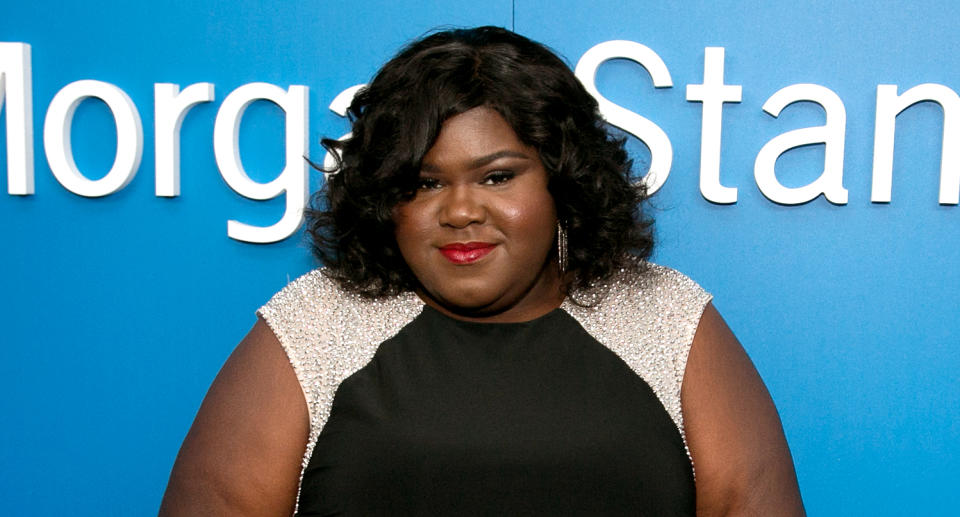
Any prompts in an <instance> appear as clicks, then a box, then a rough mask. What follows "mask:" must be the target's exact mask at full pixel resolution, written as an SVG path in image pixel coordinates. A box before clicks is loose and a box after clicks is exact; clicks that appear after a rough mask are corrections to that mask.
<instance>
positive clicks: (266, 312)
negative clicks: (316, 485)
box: [257, 300, 317, 516]
mask: <svg viewBox="0 0 960 517" xmlns="http://www.w3.org/2000/svg"><path fill="white" fill-rule="evenodd" d="M272 302H273V300H271V301H270V302H268V303H267V304H266V305H264V306H263V307H261V308H259V309H257V316H259V317H260V318H261V319H263V322H264V323H266V324H267V327H269V328H270V331H271V332H273V335H274V336H276V338H277V341H278V342H279V343H280V348H282V349H283V353H284V355H286V356H287V361H289V362H290V366H291V367H293V372H294V373H295V374H296V376H297V384H298V385H299V386H300V393H301V394H302V395H303V402H304V404H306V406H307V417H308V419H309V427H308V429H307V439H306V441H305V442H304V443H303V448H304V452H303V456H302V457H301V459H300V477H299V478H298V479H297V498H296V500H295V501H294V505H293V514H292V515H293V516H296V515H297V512H298V511H299V509H300V489H301V488H302V486H303V474H304V472H305V471H306V469H307V464H308V463H309V461H310V454H311V453H312V450H311V449H310V447H309V444H310V441H311V438H312V437H313V433H314V430H315V429H316V425H317V424H316V421H315V420H316V416H315V414H314V413H315V412H314V410H313V407H314V404H313V403H312V402H313V401H312V400H311V398H310V395H309V393H308V392H307V391H306V390H305V389H304V372H303V368H302V366H301V365H300V363H299V361H297V359H296V356H295V353H294V350H293V349H292V348H291V345H290V342H289V340H288V339H287V337H286V335H285V334H284V332H283V330H282V327H281V326H280V325H278V324H277V322H276V321H275V320H274V319H273V308H272Z"/></svg>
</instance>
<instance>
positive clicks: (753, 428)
mask: <svg viewBox="0 0 960 517" xmlns="http://www.w3.org/2000/svg"><path fill="white" fill-rule="evenodd" d="M681 400H682V405H683V417H684V422H685V430H686V437H687V442H688V445H689V447H690V453H691V456H692V457H693V462H694V466H695V469H696V483H697V515H700V516H705V515H711V516H712V515H788V516H793V515H804V510H803V503H802V501H801V499H800V491H799V487H798V485H797V479H796V473H795V471H794V467H793V460H792V459H791V456H790V450H789V448H788V447H787V442H786V439H785V438H784V434H783V428H782V426H781V423H780V417H779V415H778V414H777V410H776V407H775V406H774V404H773V400H772V399H771V398H770V394H769V393H768V392H767V388H766V386H764V384H763V381H762V380H761V379H760V375H759V374H758V373H757V370H756V368H754V366H753V363H752V362H751V361H750V358H749V357H748V356H747V354H746V352H745V351H744V350H743V347H742V346H741V345H740V343H739V342H738V341H737V338H736V337H735V336H734V335H733V332H731V331H730V328H729V327H727V324H726V323H725V322H724V321H723V318H722V317H721V316H720V314H719V313H718V312H717V310H716V309H715V308H714V307H713V304H707V305H706V308H705V309H704V312H703V315H702V317H701V319H700V323H699V325H698V326H697V330H696V333H695V335H694V338H693V343H692V345H691V348H690V353H689V357H688V359H687V364H686V370H685V373H684V377H683V384H682V389H681Z"/></svg>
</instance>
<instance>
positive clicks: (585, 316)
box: [561, 261, 711, 445]
mask: <svg viewBox="0 0 960 517" xmlns="http://www.w3.org/2000/svg"><path fill="white" fill-rule="evenodd" d="M574 298H575V299H578V300H581V301H582V302H584V303H590V304H591V305H590V306H587V307H584V306H581V305H578V304H576V303H574V302H573V301H571V300H570V299H569V298H568V299H567V300H566V301H564V302H563V305H562V306H561V307H562V308H563V309H564V310H565V311H567V313H568V314H570V315H571V316H573V317H574V319H576V320H577V321H578V322H579V323H580V325H581V326H583V328H584V329H585V330H586V331H587V332H589V333H590V335H592V336H593V337H594V338H596V340H597V341H599V342H600V343H603V344H604V345H605V346H606V347H607V348H609V349H610V350H611V351H612V352H614V353H615V354H617V355H618V356H619V357H620V358H621V359H623V361H624V362H625V363H627V365H628V366H629V367H630V368H631V369H632V370H633V371H634V372H636V374H637V375H639V376H640V377H641V378H643V380H644V381H646V383H647V384H648V385H649V386H650V387H651V388H652V389H653V392H654V393H655V394H656V395H657V398H659V399H660V403H661V404H663V407H664V408H665V409H666V410H667V413H668V414H669V415H670V418H672V419H673V422H674V423H675V424H676V426H677V429H678V430H679V431H680V436H681V437H683V442H684V445H686V443H687V438H686V433H685V432H684V428H683V413H682V412H681V408H680V387H681V385H682V383H683V373H684V370H685V368H686V365H687V355H688V353H689V352H690V344H691V343H692V342H693V335H694V334H695V333H696V331H697V325H699V323H700V316H701V315H702V314H703V310H704V308H705V307H706V305H707V303H708V302H709V301H710V299H711V296H710V294H709V293H707V292H706V291H704V290H703V289H702V288H701V287H700V286H699V285H697V284H696V282H694V281H693V280H691V279H689V278H687V277H686V276H684V275H683V274H682V273H680V272H678V271H675V270H673V269H670V268H667V267H663V266H658V265H655V264H650V263H648V262H639V261H638V262H637V263H635V264H634V265H633V266H632V267H629V268H625V269H623V270H621V271H620V272H619V273H618V275H617V276H616V277H615V278H614V279H613V280H612V281H610V282H609V283H607V284H605V285H604V286H602V287H597V288H595V289H593V290H588V291H584V292H581V293H577V294H576V295H575V296H574Z"/></svg>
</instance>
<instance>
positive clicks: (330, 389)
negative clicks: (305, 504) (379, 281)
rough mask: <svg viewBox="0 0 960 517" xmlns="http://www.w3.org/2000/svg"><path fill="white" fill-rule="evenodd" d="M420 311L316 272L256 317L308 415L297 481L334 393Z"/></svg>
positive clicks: (406, 297)
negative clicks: (285, 363)
mask: <svg viewBox="0 0 960 517" xmlns="http://www.w3.org/2000/svg"><path fill="white" fill-rule="evenodd" d="M422 310H423V302H421V301H420V299H419V298H417V296H416V295H415V294H413V293H407V294H403V295H400V296H395V297H391V298H386V299H383V300H368V299H365V298H362V297H360V296H359V295H356V294H353V293H349V292H345V291H344V290H342V289H341V288H340V287H339V286H338V285H337V284H336V282H334V281H333V280H331V279H329V278H327V277H326V276H325V275H324V274H323V272H322V270H321V269H315V270H313V271H311V272H309V273H307V274H305V275H303V276H302V277H300V278H298V279H297V280H294V281H293V282H291V283H290V284H288V285H287V286H286V287H284V288H283V289H282V290H281V291H280V292H278V293H277V294H276V295H274V296H273V298H271V299H270V301H269V302H267V304H266V305H264V306H263V307H261V308H260V309H259V310H258V311H257V314H259V315H260V316H261V317H262V318H263V320H264V321H265V322H266V323H267V325H269V326H270V329H271V330H273V333H274V334H275V335H276V336H277V339H278V340H279V341H280V344H281V345H282V346H283V349H284V351H286V353H287V357H288V358H289V359H290V364H291V365H293V369H294V371H295V372H296V374H297V379H298V380H299V381H300V387H301V388H302V389H303V395H304V398H305V399H306V401H307V408H308V409H309V412H310V435H309V438H308V440H307V445H306V450H305V451H304V454H303V463H302V465H301V470H300V475H301V480H302V478H303V471H304V469H306V467H307V463H308V462H309V461H310V456H311V454H313V448H314V446H315V445H316V443H317V437H318V436H319V435H320V431H321V430H322V429H323V426H324V425H325V424H326V422H327V418H328V417H329V416H330V406H331V405H332V404H333V396H334V394H335V393H336V391H337V387H338V386H339V385H340V383H341V382H343V380H344V379H346V378H347V377H349V376H350V375H352V374H353V373H354V372H356V371H357V370H359V369H360V368H362V367H363V366H364V365H366V364H367V363H368V362H370V360H371V359H372V358H373V354H374V352H376V351H377V347H379V346H380V344H381V343H383V342H384V341H386V340H387V339H389V338H391V337H393V336H394V335H396V334H397V332H399V331H400V329H402V328H403V327H404V326H405V325H407V324H408V323H410V322H411V321H412V320H413V319H414V318H416V317H417V315H419V314H420V312H421V311H422ZM298 499H299V494H298Z"/></svg>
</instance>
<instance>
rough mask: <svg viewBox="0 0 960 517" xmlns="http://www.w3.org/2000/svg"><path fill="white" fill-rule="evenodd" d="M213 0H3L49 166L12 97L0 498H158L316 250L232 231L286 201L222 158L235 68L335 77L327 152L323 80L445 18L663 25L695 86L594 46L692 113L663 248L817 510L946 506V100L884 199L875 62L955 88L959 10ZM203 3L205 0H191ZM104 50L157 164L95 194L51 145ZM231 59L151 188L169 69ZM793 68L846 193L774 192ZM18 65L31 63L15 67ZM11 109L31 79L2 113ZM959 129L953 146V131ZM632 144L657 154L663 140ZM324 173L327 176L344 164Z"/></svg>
mask: <svg viewBox="0 0 960 517" xmlns="http://www.w3.org/2000/svg"><path fill="white" fill-rule="evenodd" d="M748 4H751V3H747V2H727V1H719V2H718V1H711V2H661V3H656V4H654V3H649V2H644V3H640V2H626V3H625V2H623V1H608V0H597V1H592V2H574V1H563V2H556V1H552V2H547V1H544V0H515V1H514V2H511V1H510V0H492V1H489V2H483V3H476V2H466V1H462V2H440V1H436V2H418V3H416V4H413V3H397V2H386V1H382V0H370V1H361V2H356V1H354V2H346V1H340V0H336V1H325V2H308V1H258V2H251V1H236V0H234V1H230V2H221V1H204V2H192V3H189V4H183V3H173V2H170V3H167V2H153V3H145V4H142V5H141V4H139V3H130V2H116V3H112V5H111V3H106V5H104V4H101V5H96V6H94V5H91V4H90V3H87V2H52V1H48V0H35V1H33V2H7V3H5V4H4V5H3V7H2V9H0V14H2V15H0V41H3V42H22V43H28V44H30V45H31V47H32V94H33V120H34V131H33V134H34V146H33V148H34V155H35V157H34V158H35V167H36V173H35V175H36V178H35V181H36V188H35V193H34V194H33V195H26V196H16V195H8V194H7V193H6V192H7V190H6V184H5V183H4V182H5V181H6V176H7V174H6V173H7V165H6V163H7V155H8V150H7V147H6V145H7V141H8V137H9V135H8V134H7V129H6V126H5V125H4V124H0V187H3V188H2V189H0V246H2V248H0V249H2V252H0V294H2V298H0V304H2V305H0V309H2V310H0V325H2V327H0V393H2V395H0V415H2V417H0V418H2V424H0V501H3V502H2V503H0V513H3V514H7V515H61V514H69V515H148V514H151V513H155V512H156V509H157V507H158V505H159V501H160V497H161V495H162V493H163V490H164V486H165V484H166V479H167V476H168V474H169V470H170V467H171V465H172V463H173V460H174V457H175V455H176V451H177V449H178V447H179V445H180V442H181V440H182V439H183V436H184V434H185V433H186V431H187V429H188V427H189V425H190V422H191V421H192V419H193V416H194V413H195V411H196V409H197V408H198V407H199V404H200V401H201V400H202V397H203V395H204V393H205V391H206V388H207V387H208V386H209V384H210V382H211V380H212V379H213V377H214V376H215V374H216V372H217V370H218V369H219V367H220V365H221V364H222V362H223V361H224V359H225V358H226V357H227V355H228V354H229V353H230V351H231V350H232V348H233V346H234V345H235V344H236V343H237V342H238V341H239V340H240V338H242V336H243V335H244V333H245V332H246V331H247V329H248V328H249V327H250V326H251V325H252V324H253V322H254V318H255V316H254V310H255V309H256V308H257V307H258V306H259V305H261V304H262V303H263V302H265V301H266V300H267V299H268V298H269V297H270V295H271V294H272V293H273V292H275V291H276V290H278V289H279V288H280V287H282V286H283V285H284V284H285V283H286V282H288V281H289V280H291V279H293V278H295V277H296V276H298V275H300V274H302V273H303V272H305V271H307V270H309V269H310V268H312V267H315V266H316V264H314V263H313V262H312V260H311V259H310V257H309V253H308V250H307V246H306V244H305V241H304V239H303V237H302V233H297V234H295V235H293V236H292V237H290V238H288V239H286V240H284V241H282V242H278V243H274V244H249V243H244V242H239V241H236V240H233V239H230V238H229V237H228V236H227V232H226V221H227V220H228V219H234V220H239V221H242V222H246V223H249V224H256V225H263V226H267V225H269V224H272V223H273V222H275V221H277V220H278V219H279V218H280V215H281V214H282V213H283V210H284V204H283V200H282V196H281V197H279V198H277V199H273V200H269V201H253V200H250V199H247V198H245V197H243V196H241V195H238V194H237V193H236V192H234V191H233V190H231V189H230V187H229V186H228V185H227V184H226V183H225V182H224V180H223V179H222V178H221V176H220V175H219V174H218V172H217V165H216V163H215V161H214V153H213V144H212V141H213V126H214V118H215V116H216V113H217V109H218V107H219V105H220V103H221V101H222V100H223V99H224V98H225V97H226V95H227V94H228V93H229V92H231V91H232V90H234V89H235V88H237V87H238V86H240V85H243V84H245V83H249V82H255V81H262V82H267V83H272V84H275V85H278V86H281V87H283V88H287V87H289V86H290V85H306V86H309V87H310V93H309V103H310V108H309V117H310V133H309V139H310V154H311V156H312V157H313V158H314V159H322V157H323V150H322V148H321V147H320V146H319V138H320V137H321V136H322V135H326V136H333V137H336V136H339V135H342V134H343V133H345V132H346V131H347V130H348V126H347V124H346V122H345V121H344V120H343V119H342V118H341V117H339V116H338V115H336V114H334V113H333V112H331V111H330V110H329V109H328V105H329V104H330V102H331V101H332V100H333V98H334V97H335V96H336V95H337V94H338V93H339V92H341V91H343V90H344V89H346V88H348V87H350V86H352V85H355V84H358V83H362V82H365V81H366V80H367V79H369V77H370V75H371V74H372V73H373V72H374V71H375V70H376V69H377V67H378V66H379V65H380V64H382V62H383V61H384V60H386V59H387V58H388V57H390V56H391V55H392V53H393V52H395V51H396V49H397V48H399V46H400V45H402V44H403V43H404V42H406V41H408V40H409V39H411V38H413V37H416V36H418V35H420V34H422V33H423V32H424V31H427V30H429V29H431V28H434V27H437V26H441V25H481V24H495V25H501V26H505V27H508V28H509V27H513V28H515V30H517V31H518V32H521V33H523V34H525V35H527V36H530V37H532V38H533V39H536V40H539V41H543V42H544V43H546V44H548V45H550V46H551V47H553V48H555V49H556V50H557V51H559V52H560V53H561V54H563V55H564V56H566V58H567V59H568V61H569V62H570V64H571V66H573V65H575V64H576V62H577V60H578V59H579V57H580V56H581V55H582V54H583V53H584V52H586V51H587V50H588V49H589V48H591V47H592V46H594V45H596V44H598V43H601V42H603V41H607V40H614V39H625V40H632V41H636V42H639V43H642V44H644V45H646V46H648V47H650V48H651V49H653V50H654V51H655V52H657V54H658V55H659V56H660V57H661V58H662V59H663V61H664V63H665V64H666V65H667V67H668V68H669V71H670V74H671V76H672V78H673V85H674V86H673V87H672V88H663V89H654V88H653V86H652V83H651V79H650V76H649V74H648V73H647V72H646V71H645V70H644V68H642V67H641V66H639V65H638V64H636V63H634V62H632V61H627V60H614V61H610V62H607V63H606V64H604V65H603V66H602V67H601V68H600V70H599V71H598V73H597V87H598V89H599V90H600V91H601V92H602V93H603V95H604V96H606V97H607V98H608V99H610V100H611V101H613V102H615V103H617V104H619V105H621V106H624V107H626V108H628V109H630V110H631V111H634V112H636V113H638V114H641V115H643V116H645V117H647V118H649V119H651V120H652V121H653V122H655V123H656V124H657V125H658V126H660V127H661V128H662V129H663V131H664V132H665V133H666V134H667V135H668V137H669V138H670V141H671V142H672V145H673V151H674V152H673V166H672V169H671V173H670V176H669V178H668V179H667V181H666V183H665V184H664V186H663V188H662V189H660V191H659V192H657V193H656V195H655V196H654V197H653V199H652V210H653V215H654V216H655V217H656V218H657V236H658V239H659V248H658V249H657V252H656V254H655V260H656V261H657V262H660V263H663V264H666V265H669V266H672V267H675V268H677V269H680V270H681V271H683V272H685V273H686V274H688V275H690V276H691V277H693V278H694V279H696V280H697V281H699V282H700V283H701V284H702V285H703V286H704V287H706V288H707V289H708V290H710V291H711V292H713V293H714V295H715V297H716V299H715V304H716V305H717V307H718V308H719V309H720V311H721V312H722V313H723V314H724V315H725V317H726V318H727V320H728V322H729V324H730V326H731V327H732V328H733V329H734V331H735V332H736V333H737V334H738V336H739V337H740V339H741V341H742V342H743V344H744V346H745V348H746V349H747V351H748V352H749V353H750V355H751V357H752V358H753V359H754V361H755V363H756V364H757V367H758V369H759V370H760V372H761V374H762V376H763V377H764V379H765V381H766V383H767V385H768V387H769V389H770V391H771V393H772V395H773V398H774V400H775V401H776V403H777V406H778V408H779V410H780V414H781V417H782V419H783V423H784V428H785V431H786V434H787V438H788V440H789V442H790V445H791V449H792V451H793V455H794V459H795V462H796V466H797V473H798V475H799V480H800V486H801V490H802V492H803V496H804V500H805V502H806V505H807V509H808V512H809V513H810V514H811V515H908V514H909V515H949V514H951V511H953V510H954V509H955V508H956V507H958V506H960V495H958V494H960V492H958V491H957V490H956V485H957V482H958V481H960V477H958V475H957V473H956V466H955V462H956V460H957V458H958V453H960V445H958V443H960V383H958V374H957V371H958V369H960V354H958V353H957V345H958V343H960V323H958V321H957V314H958V309H960V302H958V299H960V298H958V287H960V246H958V242H957V241H958V237H960V207H958V206H956V205H941V204H939V203H938V201H937V193H938V188H939V168H940V145H941V135H942V132H943V124H944V123H943V115H942V111H941V108H940V106H939V105H937V104H934V103H931V102H924V103H921V104H918V105H916V106H913V107H912V108H910V109H908V110H906V111H904V112H903V113H902V114H901V115H900V116H899V117H898V119H897V137H896V153H895V155H894V177H893V193H892V201H891V202H890V203H872V202H871V201H870V186H871V170H872V155H873V133H874V131H873V127H874V126H873V124H874V110H875V104H876V87H877V85H878V84H897V85H899V86H900V91H901V92H902V91H903V90H906V89H907V88H910V87H912V86H915V85H918V84H921V83H939V84H943V85H946V86H948V87H951V88H960V57H958V54H957V53H956V52H955V49H956V48H958V45H960V33H958V32H957V31H956V26H957V23H958V22H960V12H958V10H957V8H956V7H955V6H954V4H953V3H952V2H949V1H920V2H909V3H908V2H883V1H880V2H878V1H873V2H850V3H837V2H807V1H792V2H757V3H756V5H748ZM187 5H189V6H187ZM708 46H721V47H725V48H726V61H725V81H726V83H727V84H734V85H741V86H742V91H743V94H742V102H740V103H729V104H725V105H724V111H723V116H724V118H723V126H722V127H723V144H722V160H721V171H722V172H721V178H722V182H723V184H724V185H728V186H736V187H738V188H739V198H738V201H737V202H736V203H735V204H730V205H718V204H713V203H710V202H708V201H707V200H705V199H704V198H703V196H701V194H700V192H699V189H698V177H699V175H698V174H699V162H700V158H699V156H700V122H701V109H702V105H701V104H700V103H697V102H688V101H686V97H685V91H686V85H688V84H700V83H702V82H703V73H704V53H705V51H704V48H705V47H708ZM79 79H96V80H100V81H106V82H108V83H112V84H114V85H116V86H118V87H119V88H120V89H122V90H123V91H125V92H126V93H127V94H128V95H129V96H130V98H131V99H132V101H133V103H134V104H135V105H136V106H137V108H138V111H139V113H140V116H141V118H142V120H143V127H144V152H143V161H142V163H141V165H140V167H139V170H138V173H137V175H136V176H135V178H134V179H133V181H132V182H131V183H130V184H129V185H127V186H126V187H125V188H123V189H122V190H120V191H118V192H116V193H114V194H111V195H109V196H105V197H100V198H85V197H80V196H78V195H75V194H73V193H71V192H69V191H67V190H66V189H65V188H64V187H63V186H61V185H60V184H59V183H58V182H57V180H56V179H55V178H54V177H53V175H52V174H51V171H50V168H49V166H48V164H47V162H46V160H45V158H44V156H45V154H44V145H43V138H42V134H43V121H44V116H45V114H46V110H47V106H48V105H49V104H50V101H51V99H52V98H53V96H54V95H55V94H56V92H57V91H58V90H60V89H61V88H62V87H63V86H65V85H66V84H68V83H70V82H72V81H75V80H79ZM161 82H169V83H176V84H179V85H180V86H181V87H186V86H187V85H190V84H193V83H196V82H210V83H213V84H214V85H215V89H216V99H215V100H214V101H213V102H211V103H205V104H200V105H198V106H197V107H196V108H194V109H193V110H192V111H190V112H189V113H188V115H187V116H186V118H185V120H184V122H183V129H182V136H181V139H182V144H181V157H182V158H181V160H182V165H181V193H180V195H179V196H178V197H173V198H161V197H156V196H155V195H154V166H153V160H154V155H153V152H154V151H153V143H154V135H153V129H152V128H153V106H154V98H153V85H154V83H161ZM796 83H816V84H819V85H823V86H826V87H827V88H830V89H831V90H833V91H834V92H835V93H836V94H837V95H838V96H839V97H840V98H841V99H842V101H843V103H844V106H845V108H846V114H847V125H846V153H845V156H844V179H843V183H844V186H845V187H846V188H847V189H848V190H849V202H848V203H847V204H845V205H835V204H831V203H830V202H828V201H827V200H825V199H823V198H822V197H821V198H818V199H815V200H813V201H811V202H809V203H806V204H802V205H798V206H787V205H782V204H777V203H774V202H771V201H770V200H768V199H767V198H766V197H764V195H763V194H761V192H760V191H759V190H758V188H757V185H756V182H755V181H754V178H753V165H754V160H755V158H756V156H757V153H758V152H759V151H760V149H761V147H763V145H764V144H765V143H767V142H768V141H769V140H770V139H771V138H773V137H775V136H777V135H779V134H781V133H784V132H786V131H788V130H791V129H797V128H802V127H806V126H815V125H820V124H822V123H823V121H824V111H823V108H822V107H820V106H819V105H816V104H813V103H809V102H807V103H798V104H794V105H792V106H790V107H788V108H786V109H785V110H784V111H783V113H782V114H781V116H780V117H778V118H774V117H771V116H770V115H768V114H766V113H764V112H763V111H762V106H763V103H764V102H765V101H766V99H767V98H769V97H770V96H771V95H772V94H773V93H774V92H776V91H777V90H779V89H780V88H783V87H785V86H788V85H791V84H796ZM9 88H10V85H9V81H8V83H7V89H8V93H9ZM9 112H10V99H9V98H8V99H6V102H5V104H4V105H3V111H2V112H0V116H2V117H3V118H4V121H5V119H6V117H7V115H8V114H9ZM283 120H284V119H283V112H282V111H281V110H279V109H278V108H277V107H276V106H274V105H272V104H270V103H268V102H257V103H254V104H253V105H252V106H251V107H250V109H249V110H248V111H247V113H246V115H245V116H244V118H243V122H242V124H241V126H240V135H239V142H240V149H241V154H242V159H243V164H244V166H245V168H246V170H247V171H248V172H249V173H250V176H251V177H252V178H253V179H255V180H257V181H261V182H266V181H269V180H270V179H272V178H273V177H274V176H276V174H277V173H278V172H279V170H280V169H281V168H282V167H283V163H284V159H283V151H284V140H283ZM72 127H73V140H72V148H73V152H74V155H75V159H76V162H77V166H78V168H79V169H80V170H81V171H83V173H84V174H85V175H86V176H88V177H89V178H91V179H96V178H98V177H102V176H103V175H105V174H106V172H107V170H108V169H109V168H110V166H111V164H112V162H113V157H114V153H115V151H116V146H117V145H116V129H115V127H114V122H113V118H112V116H111V115H110V111H109V110H108V109H107V107H106V105H105V104H103V103H102V102H99V101H96V100H88V101H85V102H83V103H82V104H80V106H79V107H78V109H77V111H76V114H75V117H74V119H73V126H72ZM953 145H957V144H956V143H954V144H953ZM631 146H632V149H633V150H634V152H635V154H636V158H637V160H638V163H639V165H638V169H639V171H640V172H642V171H643V169H644V167H645V166H644V163H647V162H648V160H649V152H648V150H647V149H646V147H645V146H643V145H642V144H641V143H639V142H638V141H636V140H634V141H632V143H631ZM823 157H824V146H822V145H820V146H816V145H814V146H806V147H803V148H799V149H795V150H792V151H789V152H788V153H786V154H784V155H783V156H781V157H780V159H779V160H778V162H777V169H776V170H777V175H778V177H779V178H780V180H781V181H782V182H783V183H784V184H785V185H788V186H800V185H804V184H806V183H809V182H811V181H813V180H814V179H815V178H816V177H817V176H818V175H819V174H820V171H821V170H822V169H823V160H824V158H823ZM321 181H322V178H321V177H320V175H313V176H312V179H311V182H312V187H313V188H316V187H317V186H319V185H320V183H321Z"/></svg>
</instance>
